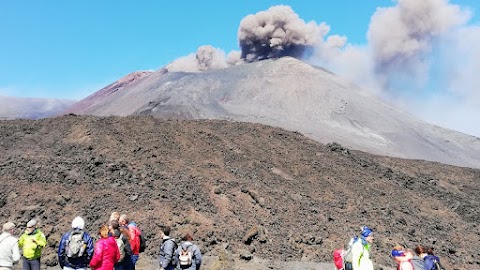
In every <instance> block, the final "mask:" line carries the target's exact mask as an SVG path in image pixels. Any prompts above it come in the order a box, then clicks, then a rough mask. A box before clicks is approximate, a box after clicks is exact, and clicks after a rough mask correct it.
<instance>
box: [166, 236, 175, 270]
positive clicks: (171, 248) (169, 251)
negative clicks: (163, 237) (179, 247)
mask: <svg viewBox="0 0 480 270" xmlns="http://www.w3.org/2000/svg"><path fill="white" fill-rule="evenodd" d="M174 254H175V245H174V244H173V241H167V242H166V243H165V263H166V264H167V265H169V264H170V263H172V262H173V255H174ZM164 268H166V266H165V267H164Z"/></svg>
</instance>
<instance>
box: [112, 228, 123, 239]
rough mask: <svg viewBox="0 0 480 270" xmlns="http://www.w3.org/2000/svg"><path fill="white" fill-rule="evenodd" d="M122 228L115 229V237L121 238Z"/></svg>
mask: <svg viewBox="0 0 480 270" xmlns="http://www.w3.org/2000/svg"><path fill="white" fill-rule="evenodd" d="M120 234H121V232H120V230H119V229H113V237H115V238H119V237H120Z"/></svg>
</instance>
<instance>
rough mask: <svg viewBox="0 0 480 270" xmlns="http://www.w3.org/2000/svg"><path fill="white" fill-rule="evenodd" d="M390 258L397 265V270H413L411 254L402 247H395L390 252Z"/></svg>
mask: <svg viewBox="0 0 480 270" xmlns="http://www.w3.org/2000/svg"><path fill="white" fill-rule="evenodd" d="M392 257H393V259H394V260H395V262H396V263H397V270H413V264H412V262H411V259H412V257H413V254H412V253H410V252H407V251H406V250H404V249H403V247H402V246H395V247H394V248H393V250H392Z"/></svg>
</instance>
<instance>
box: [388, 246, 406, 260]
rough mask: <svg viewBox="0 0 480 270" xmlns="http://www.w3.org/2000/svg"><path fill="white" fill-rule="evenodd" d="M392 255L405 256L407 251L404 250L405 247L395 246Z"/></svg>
mask: <svg viewBox="0 0 480 270" xmlns="http://www.w3.org/2000/svg"><path fill="white" fill-rule="evenodd" d="M391 254H392V257H394V258H395V257H403V256H405V251H404V250H403V247H402V246H399V245H397V246H395V247H394V248H393V249H392V252H391Z"/></svg>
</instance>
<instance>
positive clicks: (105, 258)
mask: <svg viewBox="0 0 480 270" xmlns="http://www.w3.org/2000/svg"><path fill="white" fill-rule="evenodd" d="M98 234H99V236H100V239H99V240H98V241H97V243H96V244H95V249H94V251H93V257H92V260H91V261H90V267H91V268H92V269H93V270H113V268H114V265H115V264H116V263H117V262H118V260H119V259H120V251H119V250H118V246H117V242H116V241H115V238H113V236H109V234H108V226H107V225H102V226H101V227H100V229H99V230H98Z"/></svg>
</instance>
